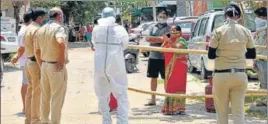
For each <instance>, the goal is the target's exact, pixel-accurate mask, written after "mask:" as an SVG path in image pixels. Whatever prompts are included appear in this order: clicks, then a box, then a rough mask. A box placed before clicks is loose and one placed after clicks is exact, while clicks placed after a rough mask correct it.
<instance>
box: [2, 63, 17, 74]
mask: <svg viewBox="0 0 268 124" xmlns="http://www.w3.org/2000/svg"><path fill="white" fill-rule="evenodd" d="M16 71H20V68H18V67H14V66H12V65H7V64H5V67H4V73H9V72H16Z"/></svg>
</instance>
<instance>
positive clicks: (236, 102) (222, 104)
mask: <svg viewBox="0 0 268 124" xmlns="http://www.w3.org/2000/svg"><path fill="white" fill-rule="evenodd" d="M240 16H241V10H240V8H239V7H238V6H237V5H236V4H228V5H227V6H226V8H225V18H226V22H225V24H224V25H223V26H221V27H219V28H217V29H215V30H214V32H213V34H212V39H211V41H210V45H209V51H208V57H209V59H215V70H214V76H213V97H214V102H215V107H216V111H217V123H218V124H228V114H229V101H230V102H231V112H232V115H233V118H234V124H244V98H245V94H246V89H247V83H248V78H247V75H246V73H245V68H246V59H255V58H256V50H255V46H254V43H253V38H252V36H251V32H250V31H249V30H248V29H246V28H245V27H243V26H242V25H240V24H238V23H237V21H238V20H239V19H240Z"/></svg>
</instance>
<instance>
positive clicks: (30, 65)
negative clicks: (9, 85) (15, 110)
mask: <svg viewBox="0 0 268 124" xmlns="http://www.w3.org/2000/svg"><path fill="white" fill-rule="evenodd" d="M27 78H28V82H29V84H28V86H27V94H26V98H25V99H26V100H25V117H26V119H25V123H26V124H39V123H40V93H41V91H40V69H39V66H38V64H37V63H36V62H33V61H30V60H29V61H28V62H27Z"/></svg>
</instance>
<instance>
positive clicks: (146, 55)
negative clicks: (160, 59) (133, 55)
mask: <svg viewBox="0 0 268 124" xmlns="http://www.w3.org/2000/svg"><path fill="white" fill-rule="evenodd" d="M142 54H143V56H144V57H149V55H150V52H143V53H142Z"/></svg>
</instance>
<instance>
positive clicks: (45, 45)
mask: <svg viewBox="0 0 268 124" xmlns="http://www.w3.org/2000/svg"><path fill="white" fill-rule="evenodd" d="M49 18H50V21H49V22H48V23H47V24H45V25H44V26H42V27H41V28H40V29H39V30H38V31H37V32H36V35H35V42H36V44H35V45H36V46H35V47H36V48H35V50H36V51H35V52H36V57H37V61H38V64H39V65H40V66H41V86H40V87H41V92H42V93H41V122H42V124H48V123H49V113H50V106H51V123H52V124H60V120H61V110H62V107H63V103H64V99H65V94H66V88H67V70H66V66H65V65H66V64H67V62H68V57H67V44H68V42H67V36H68V34H67V31H65V28H64V26H63V12H62V10H61V9H60V8H52V9H51V10H50V12H49ZM50 103H51V105H50Z"/></svg>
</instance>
